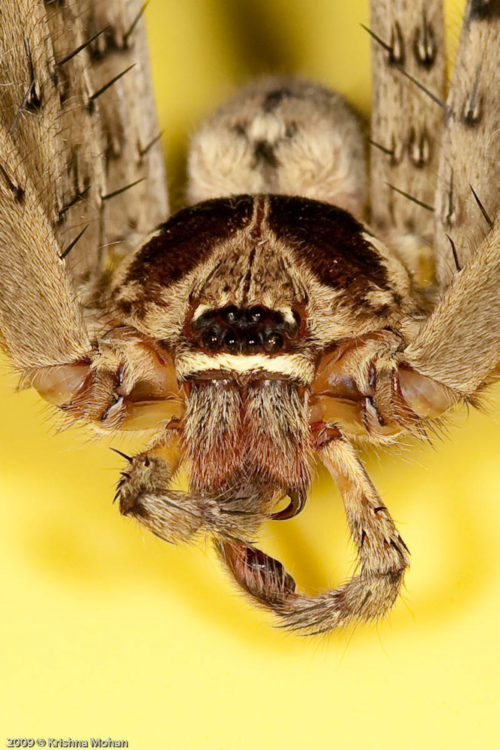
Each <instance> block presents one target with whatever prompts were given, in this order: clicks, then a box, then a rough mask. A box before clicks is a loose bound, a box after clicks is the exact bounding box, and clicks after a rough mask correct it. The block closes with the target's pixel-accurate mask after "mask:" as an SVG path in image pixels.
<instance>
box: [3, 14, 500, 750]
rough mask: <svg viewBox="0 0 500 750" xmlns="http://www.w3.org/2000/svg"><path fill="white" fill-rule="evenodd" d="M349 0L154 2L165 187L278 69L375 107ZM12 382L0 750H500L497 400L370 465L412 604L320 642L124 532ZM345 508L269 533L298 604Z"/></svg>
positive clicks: (82, 446)
mask: <svg viewBox="0 0 500 750" xmlns="http://www.w3.org/2000/svg"><path fill="white" fill-rule="evenodd" d="M344 6H347V3H342V2H340V1H338V2H332V0H321V1H320V0H314V2H307V3H306V2H305V0H274V1H273V2H270V0H265V1H264V0H262V1H257V0H254V2H246V1H243V0H241V1H240V0H233V2H232V1H231V0H224V2H222V1H217V0H183V1H182V2H180V0H169V1H168V2H167V1H166V0H153V2H152V3H151V5H150V7H149V8H148V11H147V12H148V18H149V28H150V31H151V41H152V58H153V64H154V68H155V84H156V89H157V92H158V101H159V108H160V112H161V120H162V126H165V127H170V135H169V138H168V143H169V145H170V146H171V148H172V149H173V150H174V152H173V154H172V156H171V159H170V165H171V167H172V169H173V170H174V171H175V173H176V175H177V178H176V179H177V180H178V179H179V169H178V166H179V163H180V162H179V158H178V155H179V153H182V147H183V137H184V136H182V135H181V134H182V133H186V132H188V131H189V130H192V128H193V127H194V123H195V122H196V120H197V119H198V118H199V117H201V116H202V115H203V113H204V112H206V111H207V110H208V109H209V108H210V107H212V106H213V105H214V104H215V103H216V102H217V101H218V100H219V99H220V98H221V97H222V96H223V95H225V94H226V93H227V92H228V91H229V90H230V89H231V87H232V86H233V84H235V83H238V82H239V81H241V80H243V79H244V78H245V76H246V75H247V74H249V73H252V72H256V71H258V70H262V69H266V68H267V69H270V67H271V64H272V63H273V61H280V60H282V61H283V65H282V66H281V67H282V69H285V70H286V69H290V70H299V71H302V72H303V73H305V74H309V75H311V76H315V77H317V78H320V79H321V80H323V81H326V82H328V83H331V84H333V85H336V86H337V87H338V88H339V89H340V90H341V91H342V92H344V93H346V94H347V95H348V96H349V97H350V98H351V99H352V100H353V101H355V102H356V103H358V104H359V105H361V106H363V107H364V108H365V109H366V108H367V101H368V97H369V79H368V65H369V58H368V45H367V39H366V36H365V35H364V33H363V32H362V31H361V30H360V28H359V25H358V22H359V21H366V8H365V4H364V2H351V3H350V4H349V6H350V7H349V9H348V10H347V8H346V7H344ZM250 7H251V8H252V9H253V11H254V12H255V18H254V17H252V16H250V15H249V10H248V8H250ZM310 8H314V13H313V14H312V15H311V11H310ZM261 35H262V36H261ZM260 38H262V40H263V42H262V45H263V46H262V49H260V48H259V39H260ZM169 69H170V71H171V72H169ZM169 123H170V125H169ZM177 194H178V193H177ZM5 372H6V368H5V366H3V367H2V373H5ZM12 386H13V379H12V378H11V377H10V376H8V375H7V374H2V376H1V377H0V388H1V392H0V403H1V410H2V411H1V413H2V419H1V422H0V446H1V449H0V513H1V521H0V535H1V544H0V555H1V558H2V559H1V562H0V570H1V580H0V591H1V592H2V602H3V618H2V621H1V636H0V642H1V644H2V645H1V647H0V660H1V661H0V670H1V671H0V673H1V675H2V679H1V694H0V717H1V718H0V729H1V732H0V746H3V745H2V742H3V741H4V740H3V737H35V738H36V737H40V738H45V739H47V738H49V737H56V738H68V737H71V738H72V739H74V740H75V739H89V738H90V737H92V736H93V737H96V736H100V737H102V738H107V737H108V736H111V737H113V738H115V739H126V740H128V742H129V747H130V748H133V749H134V750H156V749H157V748H180V749H182V750H184V749H186V750H191V749H192V748H196V749H197V748H208V749H209V750H234V749H235V748H237V749H239V748H251V749H252V750H267V749H268V748H297V749H298V748H301V749H302V748H305V747H308V748H309V747H313V748H329V747H332V748H338V750H358V749H361V748H363V749H364V748H367V749H369V750H378V749H379V748H380V750H382V749H383V750H406V749H408V750H413V748H419V749H420V748H431V749H434V748H436V749H438V748H439V750H444V749H445V748H450V750H451V749H453V750H461V749H462V748H463V749H464V750H465V749H466V748H467V749H468V748H471V747H475V748H481V749H482V750H487V749H488V750H489V749H490V748H491V749H493V748H495V749H496V748H498V747H499V745H500V740H499V738H498V729H499V722H498V703H499V686H498V667H499V664H498V632H499V628H500V586H499V583H498V581H499V580H500V554H499V547H500V544H499V543H500V536H499V529H500V503H499V502H498V475H499V469H500V459H499V451H498V434H499V432H498V415H499V414H500V398H499V396H500V391H499V390H498V389H497V390H496V396H495V394H493V395H492V397H491V400H490V403H491V414H490V415H489V416H485V415H482V414H479V413H473V414H471V416H470V418H469V419H468V420H466V419H465V415H464V414H460V415H458V416H457V418H456V420H455V424H454V425H453V427H452V428H451V429H450V435H449V439H448V440H447V441H446V442H444V443H443V444H438V445H437V446H436V448H437V450H433V449H431V448H430V447H428V446H417V447H415V446H409V447H406V448H404V449H403V448H400V449H399V450H398V451H397V454H396V455H383V456H381V457H379V458H377V457H375V456H373V455H372V456H370V457H369V460H368V464H369V469H370V471H371V473H372V476H373V478H374V480H375V482H376V484H377V485H378V487H379V489H380V490H381V492H382V494H383V497H384V499H385V501H386V502H387V503H388V505H389V507H390V508H391V510H392V512H393V514H394V516H395V518H396V519H397V520H398V523H399V527H400V530H401V532H402V534H403V536H404V538H405V540H406V541H407V543H408V545H409V547H410V549H411V551H412V553H413V554H412V568H411V570H410V573H409V574H408V576H407V587H406V591H405V595H404V601H402V602H400V603H399V604H398V606H397V607H396V608H395V610H394V612H393V613H392V615H391V616H390V617H389V618H388V619H387V620H385V621H384V622H381V623H379V624H377V625H369V626H359V627H358V628H356V629H355V630H352V629H351V630H349V631H347V632H345V631H344V632H340V633H338V634H334V635H333V636H331V637H329V638H322V639H320V640H317V639H316V640H313V639H306V638H301V637H298V636H294V635H287V634H285V633H283V632H282V631H279V630H276V629H273V628H272V627H271V620H270V618H269V617H268V616H267V615H265V614H263V613H262V612H259V611H256V610H255V609H253V608H252V607H251V605H249V604H248V603H247V602H246V601H245V600H244V599H243V597H242V596H240V595H239V594H238V593H237V592H236V591H235V589H234V588H233V587H232V585H231V584H230V583H229V581H228V580H227V579H226V577H225V576H224V574H223V573H222V572H221V571H220V570H219V567H218V565H217V563H216V561H215V559H214V556H213V554H212V552H211V551H210V550H209V548H208V545H203V544H200V545H199V546H198V547H190V548H182V547H172V546H170V545H167V544H162V543H161V542H160V541H159V540H157V539H155V538H153V537H152V536H149V535H147V534H146V533H145V532H143V531H142V530H141V529H140V528H139V527H137V526H136V525H134V524H133V523H132V522H130V521H128V520H126V519H123V518H121V517H120V516H119V514H118V512H117V509H116V508H115V507H113V506H112V505H111V497H112V494H113V487H114V483H115V481H116V477H117V469H118V468H119V467H120V466H121V462H120V460H119V459H118V457H116V456H115V455H114V454H112V453H111V452H110V451H109V450H108V448H107V445H108V443H107V442H104V443H100V442H92V441H89V440H88V439H87V438H86V437H85V435H84V434H83V433H82V432H80V431H78V430H73V431H71V432H68V433H65V434H60V435H56V436H53V435H52V433H53V432H54V430H53V429H52V426H51V422H50V420H49V421H47V420H46V419H45V418H44V417H45V414H46V411H45V408H44V407H43V406H42V405H41V404H40V401H39V400H38V399H37V398H36V396H35V395H34V394H32V393H28V392H26V393H23V394H20V395H16V394H14V393H13V389H12ZM113 444H114V445H119V443H117V442H116V441H115V442H114V443H113ZM122 447H125V448H126V447H127V444H126V443H125V444H122ZM340 505H341V503H340V500H339V497H338V494H337V492H336V490H335V489H334V488H333V487H332V485H331V484H330V482H329V481H328V480H327V478H326V477H324V476H322V477H320V481H319V482H318V485H317V487H316V488H315V492H314V493H313V496H312V498H311V500H310V502H309V504H308V506H307V508H306V510H305V512H304V513H303V515H301V516H300V517H299V518H298V519H295V520H293V521H291V522H288V523H287V524H283V525H278V524H274V525H273V526H269V528H268V529H267V530H266V534H265V538H264V544H265V546H266V549H268V550H269V551H271V552H272V553H274V554H277V555H278V556H280V557H281V558H282V559H283V560H284V561H285V562H286V564H287V567H288V568H289V569H290V571H291V572H292V573H293V574H294V575H295V577H296V579H297V581H298V583H299V584H300V585H301V586H303V587H305V588H306V589H307V590H309V591H317V590H319V589H321V588H324V587H326V586H328V585H332V584H334V583H336V582H338V581H340V580H341V579H342V578H343V577H345V575H346V572H347V571H348V570H350V569H352V560H353V551H352V548H351V547H350V546H349V544H348V540H347V531H346V527H345V521H344V518H343V514H342V511H341V508H340ZM205 547H207V549H205Z"/></svg>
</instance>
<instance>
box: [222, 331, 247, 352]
mask: <svg viewBox="0 0 500 750" xmlns="http://www.w3.org/2000/svg"><path fill="white" fill-rule="evenodd" d="M222 343H223V345H224V348H225V349H227V351H228V352H230V353H231V354H234V352H238V351H239V350H240V348H241V343H242V342H241V339H240V337H239V336H238V335H237V333H235V332H234V331H226V333H225V334H224V336H223V337H222Z"/></svg>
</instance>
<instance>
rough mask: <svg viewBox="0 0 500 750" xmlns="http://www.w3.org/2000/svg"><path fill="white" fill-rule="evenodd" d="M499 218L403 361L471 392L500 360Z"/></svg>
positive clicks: (466, 393) (464, 394) (466, 394)
mask: <svg viewBox="0 0 500 750" xmlns="http://www.w3.org/2000/svg"><path fill="white" fill-rule="evenodd" d="M499 248H500V221H497V222H496V223H495V224H494V226H493V227H492V229H491V231H490V232H489V234H488V235H487V237H486V238H485V239H484V240H483V242H482V243H481V246H480V248H479V249H478V250H477V252H476V254H475V255H474V256H473V258H472V259H471V260H470V261H469V262H468V263H467V265H466V266H465V267H464V268H463V269H462V271H461V272H460V273H459V274H458V275H457V276H456V277H455V279H454V281H453V283H452V284H451V285H450V286H449V287H448V289H447V291H446V292H445V294H444V295H443V297H442V298H441V299H440V301H439V303H438V304H437V306H436V308H435V309H434V311H433V313H432V314H431V316H430V317H429V319H428V320H427V321H426V322H425V324H424V325H423V326H422V328H421V329H420V331H419V333H418V335H417V336H416V338H415V339H414V341H413V342H412V343H411V344H410V345H409V346H408V347H407V348H406V349H405V351H404V352H403V353H402V357H403V361H404V362H406V363H408V364H409V365H410V366H411V367H413V368H414V369H415V370H417V371H418V372H420V373H422V374H423V375H425V376H427V377H431V378H434V379H435V380H436V381H438V382H439V383H441V384H444V385H445V386H447V387H449V388H451V389H454V390H455V392H456V393H457V394H458V398H460V397H465V398H467V397H469V396H473V395H474V393H475V392H476V391H477V389H479V388H481V386H482V385H483V384H484V383H485V382H487V381H488V379H489V378H490V377H491V376H492V375H493V373H494V371H495V368H496V367H497V366H498V364H499V362H500V294H499V293H498V289H499V285H500V251H499Z"/></svg>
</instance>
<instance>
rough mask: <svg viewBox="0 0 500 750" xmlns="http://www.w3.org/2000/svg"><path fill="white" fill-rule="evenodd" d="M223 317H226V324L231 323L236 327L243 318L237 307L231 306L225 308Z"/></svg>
mask: <svg viewBox="0 0 500 750" xmlns="http://www.w3.org/2000/svg"><path fill="white" fill-rule="evenodd" d="M222 315H223V317H224V320H225V321H226V323H229V325H230V326H234V325H235V324H236V323H238V321H239V320H240V318H241V312H240V310H238V308H237V307H235V306H234V305H229V306H228V307H225V308H224V310H223V311H222Z"/></svg>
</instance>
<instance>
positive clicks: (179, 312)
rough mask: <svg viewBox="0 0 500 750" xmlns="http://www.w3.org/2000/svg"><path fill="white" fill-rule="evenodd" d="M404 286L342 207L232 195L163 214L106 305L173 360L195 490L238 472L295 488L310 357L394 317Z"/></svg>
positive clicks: (305, 436)
mask: <svg viewBox="0 0 500 750" xmlns="http://www.w3.org/2000/svg"><path fill="white" fill-rule="evenodd" d="M398 274H399V276H398ZM405 282H407V278H406V277H405V275H404V273H403V274H402V273H401V269H400V268H399V266H398V265H397V263H396V262H395V261H394V260H393V259H392V258H391V257H390V256H389V255H384V254H383V253H382V252H381V250H380V248H379V247H376V246H375V241H374V240H373V241H372V239H371V238H370V236H369V235H368V234H367V231H366V229H365V228H364V227H363V226H362V225H361V224H360V223H359V222H358V221H356V220H355V219H354V218H353V217H352V216H351V215H350V214H349V213H347V212H346V211H343V210H342V209H339V208H336V207H334V206H331V205H328V204H324V203H319V202H318V201H314V200H308V199H304V198H294V197H290V196H259V195H257V196H249V195H243V196H236V197H234V198H221V199H216V200H210V201H206V202H204V203H201V204H197V205H195V206H192V207H191V208H187V209H184V210H182V211H180V212H179V213H178V214H176V215H175V216H173V217H172V218H171V219H170V220H169V221H168V222H167V223H166V224H165V225H164V226H163V227H162V228H161V229H160V230H159V232H158V233H157V234H155V235H154V236H153V237H152V239H151V240H150V241H149V242H148V243H147V244H146V245H145V246H144V247H143V248H142V249H141V250H140V251H139V252H138V253H137V254H136V256H135V257H133V258H132V260H131V261H130V262H129V264H128V266H127V268H126V269H125V270H124V272H123V273H122V276H121V278H120V279H119V283H118V284H117V285H116V287H115V289H114V292H113V306H114V308H115V309H116V310H117V311H118V313H119V314H120V316H121V317H122V320H123V321H124V322H126V323H127V324H128V325H130V326H133V327H134V328H135V329H136V330H137V331H139V332H141V333H142V334H144V335H146V336H148V337H149V338H150V339H152V340H154V341H155V342H156V343H157V344H158V345H159V346H160V347H161V348H163V349H164V350H165V351H168V353H169V355H170V356H171V357H172V360H173V363H174V367H175V374H176V378H177V380H178V382H179V384H180V385H181V387H182V388H183V390H184V393H185V401H186V413H185V416H184V418H183V421H182V425H183V432H184V437H185V442H186V447H187V453H188V455H189V456H190V458H191V460H192V462H193V466H194V474H195V478H196V480H197V482H198V483H199V484H200V485H209V486H213V485H214V484H217V483H221V482H225V481H226V480H227V478H228V477H229V476H230V475H232V474H234V473H242V472H244V473H246V474H252V473H256V474H258V475H259V476H264V477H265V478H266V480H267V481H273V482H275V483H276V484H278V485H281V486H284V485H289V484H290V483H292V484H295V485H304V484H307V482H308V481H309V453H310V436H309V424H308V419H309V407H308V398H309V391H310V389H311V387H312V385H313V382H314V378H315V373H316V370H317V366H318V362H319V360H320V359H321V355H322V353H323V352H324V351H325V350H326V349H327V348H328V347H330V346H331V345H332V343H334V342H335V341H336V340H342V339H345V338H346V336H347V337H351V336H356V335H362V334H363V333H365V332H367V331H369V330H372V328H373V320H374V317H376V320H377V325H379V326H380V327H383V326H384V325H387V324H388V322H389V323H390V322H392V321H393V319H394V316H395V311H396V313H397V310H398V305H399V300H400V296H401V295H400V292H399V288H398V284H399V285H401V283H402V284H404V283H405Z"/></svg>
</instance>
